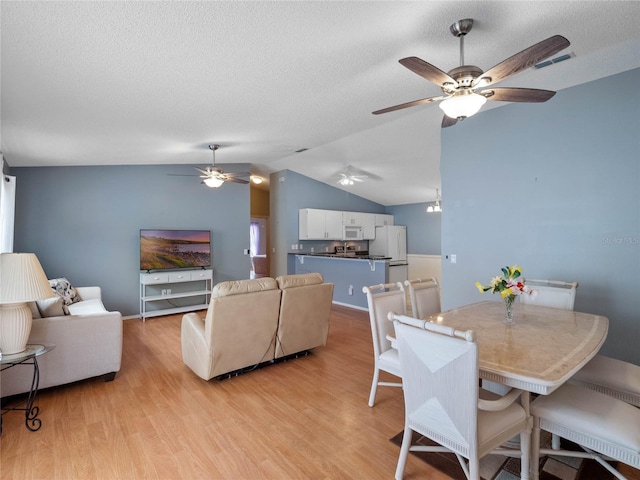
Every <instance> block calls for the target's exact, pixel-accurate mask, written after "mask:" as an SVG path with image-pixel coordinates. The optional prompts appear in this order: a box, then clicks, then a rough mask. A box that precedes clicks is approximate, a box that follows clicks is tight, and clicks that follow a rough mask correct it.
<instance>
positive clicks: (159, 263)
mask: <svg viewBox="0 0 640 480" xmlns="http://www.w3.org/2000/svg"><path fill="white" fill-rule="evenodd" d="M210 266H211V232H210V231H209V230H140V270H168V269H175V268H204V267H210Z"/></svg>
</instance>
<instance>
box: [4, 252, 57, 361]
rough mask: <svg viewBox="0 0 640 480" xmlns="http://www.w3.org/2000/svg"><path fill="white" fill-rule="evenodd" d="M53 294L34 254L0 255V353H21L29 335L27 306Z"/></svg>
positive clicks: (29, 320)
mask: <svg viewBox="0 0 640 480" xmlns="http://www.w3.org/2000/svg"><path fill="white" fill-rule="evenodd" d="M54 295H55V294H54V293H53V290H52V289H51V287H50V286H49V280H47V276H46V275H45V273H44V270H43V269H42V266H41V265H40V262H39V261H38V258H37V257H36V255H35V254H34V253H2V254H0V352H1V354H2V355H9V354H12V353H19V352H22V351H24V349H25V348H26V345H27V341H28V340H29V334H30V333H31V323H32V318H31V309H30V308H29V307H28V306H27V302H33V301H35V300H42V299H45V298H51V297H53V296H54Z"/></svg>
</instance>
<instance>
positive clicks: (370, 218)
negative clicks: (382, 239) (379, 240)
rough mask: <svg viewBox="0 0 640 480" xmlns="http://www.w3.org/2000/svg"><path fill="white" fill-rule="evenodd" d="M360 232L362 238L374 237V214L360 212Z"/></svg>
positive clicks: (371, 238) (369, 238)
mask: <svg viewBox="0 0 640 480" xmlns="http://www.w3.org/2000/svg"><path fill="white" fill-rule="evenodd" d="M362 234H363V238H364V240H373V239H374V238H376V215H375V214H374V213H363V214H362Z"/></svg>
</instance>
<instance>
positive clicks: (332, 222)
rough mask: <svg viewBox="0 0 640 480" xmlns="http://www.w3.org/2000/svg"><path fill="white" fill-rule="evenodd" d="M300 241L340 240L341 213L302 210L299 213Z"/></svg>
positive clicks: (313, 209)
mask: <svg viewBox="0 0 640 480" xmlns="http://www.w3.org/2000/svg"><path fill="white" fill-rule="evenodd" d="M298 220H299V224H298V233H299V235H298V236H299V238H300V240H341V239H342V230H343V229H342V212H340V211H335V210H319V209H315V208H303V209H301V210H300V212H299V218H298Z"/></svg>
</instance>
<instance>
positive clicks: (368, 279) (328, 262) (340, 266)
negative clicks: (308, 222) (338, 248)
mask: <svg viewBox="0 0 640 480" xmlns="http://www.w3.org/2000/svg"><path fill="white" fill-rule="evenodd" d="M290 255H295V273H296V274H299V273H311V272H317V273H320V274H321V275H322V276H323V277H324V281H325V282H328V283H333V285H334V288H333V302H334V303H337V304H339V305H346V306H348V307H353V308H358V309H361V310H366V309H367V297H366V295H365V294H364V293H362V287H365V286H367V287H368V286H371V285H379V284H381V283H387V279H388V277H389V260H390V257H384V256H382V255H368V254H367V255H354V254H346V255H345V254H333V253H318V254H310V253H290Z"/></svg>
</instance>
